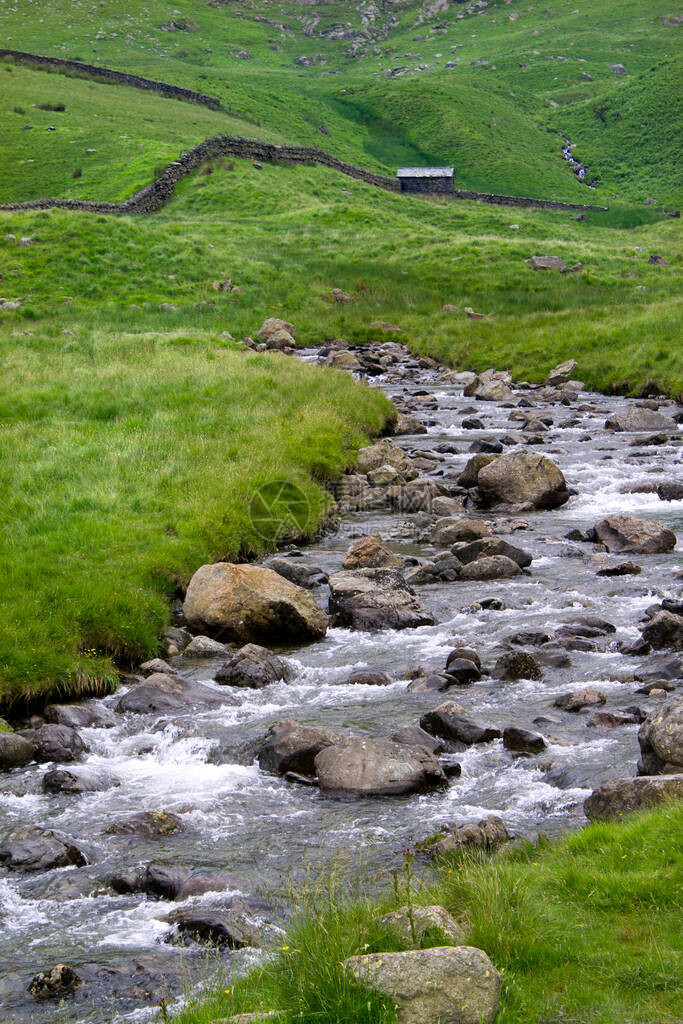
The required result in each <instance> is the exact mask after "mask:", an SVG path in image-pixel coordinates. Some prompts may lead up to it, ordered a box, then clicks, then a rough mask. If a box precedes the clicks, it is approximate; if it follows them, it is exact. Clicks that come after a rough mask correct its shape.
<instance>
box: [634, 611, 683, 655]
mask: <svg viewBox="0 0 683 1024" xmlns="http://www.w3.org/2000/svg"><path fill="white" fill-rule="evenodd" d="M642 632H643V640H645V642H646V643H648V644H650V645H651V646H652V647H675V648H676V649H678V650H680V649H681V648H682V647H683V616H682V615H676V614H675V613H674V612H667V611H660V612H657V614H656V615H654V616H653V617H652V619H651V620H650V622H648V624H647V626H645V627H644V629H643V631H642Z"/></svg>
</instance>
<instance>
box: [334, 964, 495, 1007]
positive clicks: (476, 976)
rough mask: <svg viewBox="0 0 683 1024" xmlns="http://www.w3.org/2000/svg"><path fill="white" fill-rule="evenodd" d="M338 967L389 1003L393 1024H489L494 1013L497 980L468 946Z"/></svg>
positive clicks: (492, 968) (487, 965)
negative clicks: (394, 1011) (395, 1015)
mask: <svg viewBox="0 0 683 1024" xmlns="http://www.w3.org/2000/svg"><path fill="white" fill-rule="evenodd" d="M342 967H343V968H344V970H345V971H346V972H347V973H348V974H349V975H350V976H351V977H353V978H354V979H355V980H356V981H358V982H360V983H361V984H363V985H366V986H367V987H368V988H370V989H372V990H373V991H375V992H379V993H380V994H381V995H384V996H388V997H389V998H390V999H391V1001H392V1003H393V1004H394V1005H395V1006H396V1007H397V1008H398V1009H397V1017H396V1019H397V1021H398V1024H446V1022H452V1024H493V1020H494V1018H495V1016H496V1012H497V1010H498V1001H499V998H500V989H501V984H502V979H501V976H500V974H499V973H498V971H497V970H496V969H495V967H494V966H493V964H492V963H491V961H490V960H489V958H488V957H487V955H486V953H484V952H483V951H482V950H481V949H475V948H474V947H473V946H433V947H432V948H431V949H416V950H409V951H408V952H405V953H370V954H367V955H365V956H352V957H349V958H348V960H345V961H344V962H343V964H342Z"/></svg>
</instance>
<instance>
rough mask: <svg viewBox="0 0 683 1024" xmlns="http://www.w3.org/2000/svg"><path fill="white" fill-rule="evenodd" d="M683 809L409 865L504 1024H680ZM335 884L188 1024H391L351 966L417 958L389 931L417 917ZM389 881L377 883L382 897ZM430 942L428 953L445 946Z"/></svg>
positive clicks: (396, 902) (304, 899)
mask: <svg viewBox="0 0 683 1024" xmlns="http://www.w3.org/2000/svg"><path fill="white" fill-rule="evenodd" d="M681 827H683V806H682V805H681V804H680V803H678V804H670V805H667V806H664V807H662V808H661V809H657V810H655V811H650V812H647V813H646V814H642V815H638V816H633V817H631V818H629V819H628V820H627V821H624V822H618V823H616V824H613V823H609V824H604V823H601V824H594V825H590V826H589V827H588V828H586V829H584V830H583V831H582V832H579V833H577V834H575V835H570V836H568V837H566V838H565V839H562V840H560V841H559V842H555V843H548V842H542V841H539V842H538V843H536V844H533V845H532V844H529V843H520V844H515V845H514V846H513V847H512V848H511V849H510V850H508V851H504V852H502V853H499V854H498V855H497V856H494V857H491V858H484V857H482V858H478V857H472V856H467V855H459V856H458V855H453V856H452V857H449V858H448V859H445V860H444V861H443V862H441V863H440V864H439V865H438V867H437V868H436V870H435V871H433V872H425V871H424V870H422V871H419V872H418V873H417V878H418V881H417V882H416V880H415V879H416V874H415V867H416V865H415V864H413V865H411V866H410V867H411V874H412V880H411V892H412V901H414V904H415V905H422V904H425V905H433V904H439V905H441V906H444V907H446V908H447V909H448V910H449V911H450V912H451V913H452V914H453V916H454V917H455V918H456V919H457V920H458V921H459V922H460V923H461V924H462V925H463V927H464V928H465V931H466V935H467V943H468V944H469V945H472V946H476V947H478V948H480V949H484V950H485V951H486V952H487V953H488V955H489V956H490V957H491V959H492V961H493V963H494V964H495V965H496V967H497V968H498V969H499V970H500V971H501V972H502V974H503V993H502V1000H501V1007H500V1010H499V1013H498V1016H497V1018H496V1024H520V1022H521V1021H524V1022H525V1024H569V1022H572V1024H573V1022H581V1024H677V1022H678V1021H679V1020H680V1010H681V989H680V985H681V958H682V954H683V946H682V944H681V941H680V928H679V922H680V912H681V865H680V856H679V853H680V851H679V849H678V846H679V844H678V840H677V837H678V836H679V835H680V830H681ZM406 881H407V873H406V870H405V869H404V870H403V871H400V870H399V872H398V878H397V886H398V893H397V892H396V888H395V886H394V885H393V884H389V880H388V879H387V880H386V884H385V887H384V892H383V895H382V896H379V897H378V896H377V895H370V894H368V893H367V892H364V891H363V885H362V883H360V882H359V883H358V886H357V891H356V892H355V893H354V894H353V895H352V896H349V894H348V892H347V893H344V892H343V889H342V887H341V886H339V885H337V884H335V882H334V880H332V881H326V882H325V883H324V884H323V885H321V886H318V887H313V888H312V890H311V891H309V892H305V893H302V894H299V903H298V911H297V913H296V915H295V918H294V921H293V923H292V925H291V927H290V929H289V932H288V934H287V936H286V938H285V939H284V940H283V942H282V946H281V948H280V949H278V950H276V951H274V953H273V955H272V957H271V958H270V959H269V960H267V961H266V963H265V964H264V965H263V966H262V967H260V968H257V969H255V970H253V971H252V972H251V973H250V974H248V975H247V976H246V977H244V978H230V977H226V976H224V977H222V978H221V980H220V983H219V985H218V986H217V988H216V991H215V995H214V997H213V998H212V999H208V1000H207V999H206V997H204V999H203V1001H202V1002H200V1003H190V1005H189V1006H188V1007H187V1009H186V1010H185V1011H184V1012H182V1013H180V1015H179V1016H178V1017H177V1018H176V1020H177V1024H211V1022H213V1021H217V1020H221V1019H223V1020H224V1019H226V1018H227V1017H229V1016H230V1014H234V1013H239V1012H247V1011H252V1012H253V1011H257V1010H259V1009H261V1010H264V1011H265V1010H272V1009H280V1010H282V1011H284V1013H283V1017H282V1020H283V1024H289V1022H290V1021H291V1022H292V1024H293V1022H294V1021H297V1022H301V1024H320V1022H321V1021H325V1022H326V1024H363V1022H364V1024H392V1022H394V1021H395V1020H396V1017H395V1011H394V1009H393V1007H392V1006H391V1005H390V1004H389V1002H388V1001H387V1000H383V999H380V998H378V997H377V996H375V995H372V994H371V993H369V992H367V991H366V990H364V989H362V988H360V987H358V986H356V985H354V984H352V983H351V982H350V981H349V979H348V978H347V977H345V975H344V973H343V971H342V970H341V969H340V966H339V965H340V963H341V962H342V961H343V960H344V959H345V958H346V957H348V956H354V955H356V954H359V953H363V952H376V951H390V950H395V951H400V950H403V949H408V948H411V944H410V943H409V942H402V941H401V940H400V939H398V938H397V936H396V935H395V934H394V933H392V932H390V931H388V930H387V929H386V928H385V927H383V926H382V925H381V924H380V923H379V918H380V917H381V916H382V915H383V914H385V913H387V912H388V911H390V910H392V909H395V908H396V907H399V906H405V905H406V901H407V899H408V896H407V892H406ZM376 888H377V883H376V882H374V883H373V889H374V890H375V891H376ZM443 944H444V938H443V936H442V935H440V934H439V933H436V932H435V933H433V934H427V935H426V936H425V937H424V939H423V941H422V943H421V945H422V947H423V948H427V947H429V946H435V945H443Z"/></svg>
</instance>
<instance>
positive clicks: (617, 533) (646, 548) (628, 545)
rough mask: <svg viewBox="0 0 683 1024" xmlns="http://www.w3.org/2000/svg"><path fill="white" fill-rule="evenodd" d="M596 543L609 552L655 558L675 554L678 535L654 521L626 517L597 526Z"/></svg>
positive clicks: (616, 516) (606, 521)
mask: <svg viewBox="0 0 683 1024" xmlns="http://www.w3.org/2000/svg"><path fill="white" fill-rule="evenodd" d="M595 539H596V540H599V541H600V542H601V543H602V544H604V545H605V547H606V548H607V550H608V551H618V552H628V553H629V554H643V555H655V554H659V553H660V552H665V551H673V549H674V548H675V547H676V534H675V533H674V532H673V531H672V530H669V529H668V528H667V527H666V526H662V524H661V523H657V522H655V521H654V520H652V519H639V518H638V517H637V516H630V515H627V514H626V513H623V514H621V515H615V516H607V517H606V518H605V519H601V520H600V522H599V523H596V524H595Z"/></svg>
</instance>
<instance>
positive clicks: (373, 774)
mask: <svg viewBox="0 0 683 1024" xmlns="http://www.w3.org/2000/svg"><path fill="white" fill-rule="evenodd" d="M315 771H316V774H317V776H318V783H319V785H320V792H321V793H322V794H323V795H324V796H332V797H338V798H346V799H354V798H356V797H382V796H401V795H403V794H406V793H426V792H428V791H430V790H433V789H443V788H445V787H446V786H447V785H448V780H447V778H446V775H445V773H444V770H443V768H442V767H441V765H440V764H439V762H438V761H437V759H436V758H435V757H434V755H433V754H431V753H430V752H429V751H428V750H427V748H426V747H423V746H414V747H412V746H409V745H408V744H406V743H394V742H393V741H392V740H373V739H365V738H363V737H360V736H357V737H350V738H349V739H346V740H342V741H341V743H335V744H334V745H333V746H330V747H326V748H325V749H324V750H321V752H320V753H319V754H318V755H317V757H316V759H315Z"/></svg>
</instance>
